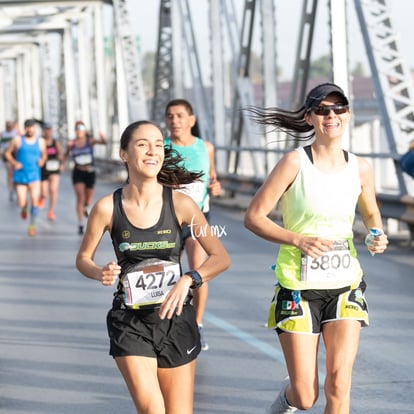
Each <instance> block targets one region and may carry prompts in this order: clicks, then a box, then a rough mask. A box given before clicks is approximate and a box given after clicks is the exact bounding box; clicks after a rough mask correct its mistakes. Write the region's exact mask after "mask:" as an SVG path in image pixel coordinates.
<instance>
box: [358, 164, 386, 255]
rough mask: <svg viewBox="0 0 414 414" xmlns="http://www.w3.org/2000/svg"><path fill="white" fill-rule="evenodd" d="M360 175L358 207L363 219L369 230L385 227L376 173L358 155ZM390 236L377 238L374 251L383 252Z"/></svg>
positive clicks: (373, 247) (371, 249)
mask: <svg viewBox="0 0 414 414" xmlns="http://www.w3.org/2000/svg"><path fill="white" fill-rule="evenodd" d="M358 166H359V177H360V180H361V194H360V196H359V199H358V209H359V212H360V214H361V218H362V221H363V222H364V225H365V227H366V229H367V231H369V230H370V229H371V228H373V227H374V228H378V229H381V230H382V229H383V225H382V217H381V212H380V210H379V207H378V204H377V200H376V195H375V186H374V175H373V172H372V168H371V166H370V164H369V163H368V162H367V161H366V160H365V159H363V158H359V157H358ZM387 245H388V238H387V236H386V235H385V234H383V235H381V236H378V237H376V238H375V240H374V243H373V246H372V248H371V247H369V250H370V251H371V252H372V253H383V252H384V250H385V249H386V248H387Z"/></svg>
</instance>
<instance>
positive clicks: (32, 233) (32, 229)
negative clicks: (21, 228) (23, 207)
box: [27, 224, 36, 237]
mask: <svg viewBox="0 0 414 414" xmlns="http://www.w3.org/2000/svg"><path fill="white" fill-rule="evenodd" d="M27 234H28V235H29V236H32V237H33V236H36V229H35V227H34V225H33V224H31V225H30V226H29V228H28V229H27Z"/></svg>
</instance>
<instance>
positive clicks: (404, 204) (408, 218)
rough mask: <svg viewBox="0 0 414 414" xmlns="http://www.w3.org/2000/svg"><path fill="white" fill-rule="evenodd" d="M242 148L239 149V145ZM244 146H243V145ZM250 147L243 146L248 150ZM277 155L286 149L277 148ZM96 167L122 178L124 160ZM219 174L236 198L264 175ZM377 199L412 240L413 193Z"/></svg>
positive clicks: (227, 192) (395, 157)
mask: <svg viewBox="0 0 414 414" xmlns="http://www.w3.org/2000/svg"><path fill="white" fill-rule="evenodd" d="M224 149H225V150H226V151H229V147H217V148H216V150H217V152H218V151H223V150H224ZM238 150H239V151H241V150H240V149H238ZM242 150H243V149H242ZM248 150H249V149H247V148H246V149H244V151H248ZM277 152H278V153H279V154H280V155H283V153H285V152H286V151H283V150H278V151H277ZM357 155H360V156H363V157H364V158H380V159H385V158H388V159H392V160H394V161H398V157H399V156H398V155H397V154H395V155H390V154H379V153H378V154H357ZM96 163H97V167H98V169H99V171H100V173H101V175H103V176H106V177H107V178H109V177H110V179H111V180H114V181H119V182H124V181H125V179H126V170H125V166H124V165H123V163H122V162H121V161H119V160H110V159H102V158H98V159H97V160H96ZM218 178H219V180H220V182H221V185H222V188H223V196H224V197H227V198H235V197H237V195H244V196H253V195H254V194H256V191H257V190H258V189H259V187H260V186H261V185H262V183H263V181H264V178H260V177H254V176H251V175H242V174H238V173H229V172H220V171H219V172H218ZM377 200H378V204H379V206H380V210H381V215H382V217H383V218H385V219H394V220H396V221H397V222H398V224H399V226H402V227H403V226H407V228H408V231H409V235H410V239H411V240H414V197H412V196H410V195H407V194H404V195H401V194H391V193H383V192H381V193H377ZM279 213H280V212H279Z"/></svg>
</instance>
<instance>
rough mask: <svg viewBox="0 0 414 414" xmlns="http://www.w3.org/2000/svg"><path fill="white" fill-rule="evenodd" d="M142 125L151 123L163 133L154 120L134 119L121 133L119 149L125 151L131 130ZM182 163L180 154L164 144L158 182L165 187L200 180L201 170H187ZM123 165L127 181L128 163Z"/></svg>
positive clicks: (178, 185) (127, 180)
mask: <svg viewBox="0 0 414 414" xmlns="http://www.w3.org/2000/svg"><path fill="white" fill-rule="evenodd" d="M143 125H152V126H154V127H156V128H157V129H158V130H159V131H160V133H161V135H163V132H162V129H161V128H160V127H159V126H158V125H157V124H156V123H155V122H152V121H147V120H142V121H136V122H133V123H132V124H130V125H128V126H127V127H126V128H125V130H124V132H123V133H122V135H121V141H120V147H121V149H123V150H124V151H127V149H128V145H129V143H130V141H131V137H132V134H133V132H134V131H135V130H136V129H138V128H139V127H141V126H143ZM183 165H184V159H183V158H182V157H181V155H180V154H179V153H178V152H177V151H175V150H174V149H172V148H171V147H170V146H166V147H165V148H164V162H163V164H162V167H161V170H160V172H159V173H158V175H157V180H158V182H159V183H160V184H163V185H165V186H167V187H175V188H177V187H180V186H182V185H183V184H190V183H192V182H194V181H197V180H200V179H201V177H202V176H203V172H202V171H196V172H193V171H188V170H187V169H186V168H184V166H183ZM125 166H126V169H127V174H128V176H127V179H126V183H128V182H129V171H128V165H127V164H125Z"/></svg>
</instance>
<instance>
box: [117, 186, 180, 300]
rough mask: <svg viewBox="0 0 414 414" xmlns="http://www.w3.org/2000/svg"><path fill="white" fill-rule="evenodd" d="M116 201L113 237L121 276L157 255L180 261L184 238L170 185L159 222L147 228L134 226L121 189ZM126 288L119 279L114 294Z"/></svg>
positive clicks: (166, 191) (164, 194) (164, 197)
mask: <svg viewBox="0 0 414 414" xmlns="http://www.w3.org/2000/svg"><path fill="white" fill-rule="evenodd" d="M113 200H114V212H113V224H112V232H111V239H112V245H113V247H114V250H115V254H116V257H117V259H118V264H119V265H120V266H121V268H122V271H121V274H120V278H121V277H122V276H123V274H124V272H125V270H126V269H127V268H128V266H130V265H132V264H136V263H140V262H141V261H143V260H145V259H152V258H157V259H161V260H167V261H171V262H174V263H180V257H181V251H182V247H183V239H182V232H181V226H180V224H179V222H178V219H177V217H176V215H175V211H174V205H173V201H172V189H171V188H168V187H164V189H163V206H162V210H161V215H160V218H159V220H158V222H157V223H156V224H155V225H154V226H152V227H149V228H145V229H141V228H137V227H135V226H134V225H132V224H131V222H130V221H129V220H128V218H127V217H126V214H125V211H124V208H123V206H122V188H118V189H117V190H116V191H115V192H114V194H113ZM123 291H124V289H123V286H122V283H121V282H120V283H119V284H118V289H117V292H116V293H115V296H117V295H120V294H123Z"/></svg>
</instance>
